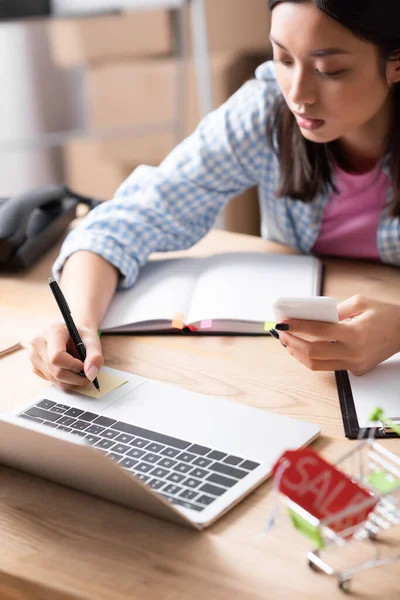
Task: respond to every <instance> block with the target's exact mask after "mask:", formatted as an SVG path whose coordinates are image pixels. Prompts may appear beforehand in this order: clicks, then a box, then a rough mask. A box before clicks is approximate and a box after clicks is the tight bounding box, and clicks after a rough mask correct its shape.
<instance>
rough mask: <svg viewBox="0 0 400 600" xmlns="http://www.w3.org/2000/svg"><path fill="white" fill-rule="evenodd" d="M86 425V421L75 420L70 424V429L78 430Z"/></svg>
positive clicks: (81, 429)
mask: <svg viewBox="0 0 400 600" xmlns="http://www.w3.org/2000/svg"><path fill="white" fill-rule="evenodd" d="M87 426H88V424H87V423H86V421H75V423H72V425H71V427H72V429H79V431H83V430H84V429H86V427H87Z"/></svg>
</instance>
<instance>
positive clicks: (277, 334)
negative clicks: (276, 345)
mask: <svg viewBox="0 0 400 600" xmlns="http://www.w3.org/2000/svg"><path fill="white" fill-rule="evenodd" d="M269 332H270V334H271V335H273V336H274V338H275V339H276V340H279V333H278V332H277V331H275V329H270V330H269Z"/></svg>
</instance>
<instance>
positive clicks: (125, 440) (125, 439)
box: [107, 429, 135, 444]
mask: <svg viewBox="0 0 400 600" xmlns="http://www.w3.org/2000/svg"><path fill="white" fill-rule="evenodd" d="M107 431H109V432H110V433H113V436H118V437H116V438H115V441H116V442H121V444H129V442H131V441H132V440H134V439H135V438H134V437H133V435H128V434H127V433H120V434H119V433H118V431H115V430H113V429H107Z"/></svg>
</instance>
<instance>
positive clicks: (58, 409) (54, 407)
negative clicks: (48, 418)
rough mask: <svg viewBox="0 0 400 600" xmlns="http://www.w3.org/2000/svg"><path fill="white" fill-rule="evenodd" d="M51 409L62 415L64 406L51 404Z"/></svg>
mask: <svg viewBox="0 0 400 600" xmlns="http://www.w3.org/2000/svg"><path fill="white" fill-rule="evenodd" d="M51 410H52V411H53V412H55V413H58V414H59V415H63V414H64V413H65V408H61V407H60V406H57V405H56V406H52V407H51Z"/></svg>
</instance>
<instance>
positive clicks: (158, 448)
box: [146, 442, 165, 452]
mask: <svg viewBox="0 0 400 600" xmlns="http://www.w3.org/2000/svg"><path fill="white" fill-rule="evenodd" d="M163 448H165V446H163V445H162V444H156V443H155V442H152V443H151V444H149V445H148V446H146V450H147V451H148V452H161V450H163Z"/></svg>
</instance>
